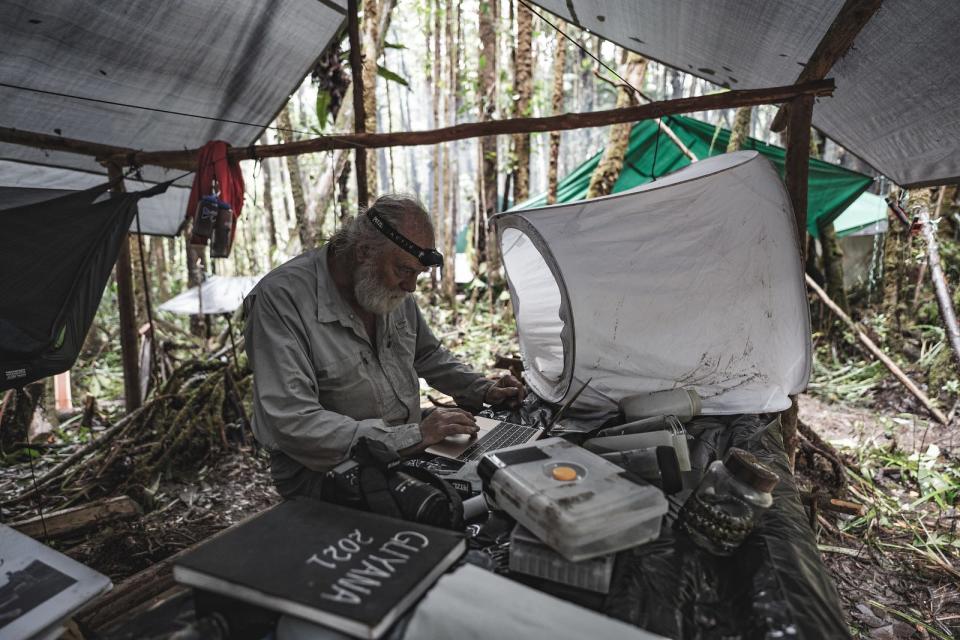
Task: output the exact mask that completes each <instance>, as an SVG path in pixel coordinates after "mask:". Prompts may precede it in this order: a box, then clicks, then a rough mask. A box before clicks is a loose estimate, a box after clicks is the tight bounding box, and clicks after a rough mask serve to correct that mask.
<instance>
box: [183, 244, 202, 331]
mask: <svg viewBox="0 0 960 640" xmlns="http://www.w3.org/2000/svg"><path fill="white" fill-rule="evenodd" d="M183 244H184V248H185V251H186V258H187V287H188V288H189V287H199V286H200V284H201V283H202V282H203V277H204V274H205V273H206V271H207V256H206V252H204V251H202V250H201V249H200V248H198V247H196V246H194V245H192V244H190V232H189V231H184V234H183ZM206 329H207V319H206V317H205V316H204V315H203V314H194V315H192V316H190V333H192V334H193V335H195V336H198V337H204V336H206V335H207V330H206Z"/></svg>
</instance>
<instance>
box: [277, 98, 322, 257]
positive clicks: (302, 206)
mask: <svg viewBox="0 0 960 640" xmlns="http://www.w3.org/2000/svg"><path fill="white" fill-rule="evenodd" d="M277 127H278V128H279V129H280V139H281V140H283V141H284V142H285V143H289V142H293V141H294V139H295V138H294V135H293V126H292V125H291V118H290V105H289V104H288V105H287V106H286V107H284V108H283V109H282V110H281V111H280V114H279V115H278V116H277ZM286 161H287V170H288V171H289V172H290V193H291V194H292V195H293V215H294V219H295V220H296V224H297V235H298V237H299V238H300V247H301V249H302V250H303V251H306V250H308V249H312V248H313V247H314V246H315V244H316V241H315V231H314V229H313V216H311V215H310V213H309V212H308V211H307V201H306V198H305V197H304V195H303V178H302V177H301V176H300V160H299V159H298V158H297V156H287V157H286Z"/></svg>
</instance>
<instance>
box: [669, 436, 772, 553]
mask: <svg viewBox="0 0 960 640" xmlns="http://www.w3.org/2000/svg"><path fill="white" fill-rule="evenodd" d="M779 481H780V478H779V476H777V474H776V473H774V472H773V471H771V470H770V469H769V468H767V467H766V466H764V465H763V464H761V463H760V461H758V460H757V458H756V457H755V456H754V455H753V454H752V453H750V452H748V451H744V450H743V449H737V448H732V449H730V451H729V452H727V455H726V456H725V457H724V459H723V461H722V462H721V461H720V460H715V461H714V462H712V463H711V464H710V466H709V467H708V468H707V472H706V473H705V474H704V476H703V480H701V481H700V484H699V485H698V486H697V489H696V491H694V492H693V493H692V494H691V495H690V497H689V498H688V499H687V502H686V503H685V504H684V505H683V508H682V509H681V510H680V517H679V519H678V527H679V528H680V529H681V530H682V531H685V532H686V533H687V534H688V535H689V536H690V538H691V539H692V540H693V541H694V542H695V543H696V544H697V545H699V546H700V547H703V548H704V549H706V550H708V551H710V552H711V553H713V554H715V555H721V556H725V555H730V554H732V553H733V552H734V551H736V549H737V548H738V547H739V546H740V545H741V544H742V543H743V541H744V540H745V539H746V538H747V536H748V535H749V534H750V531H751V530H752V529H753V527H754V525H755V524H756V523H757V521H758V520H759V519H760V516H761V515H762V513H763V512H764V511H766V510H767V509H768V508H769V507H770V505H772V504H773V495H772V493H771V491H773V488H774V487H775V486H777V483H778V482H779Z"/></svg>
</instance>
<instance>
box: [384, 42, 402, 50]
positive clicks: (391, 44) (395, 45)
mask: <svg viewBox="0 0 960 640" xmlns="http://www.w3.org/2000/svg"><path fill="white" fill-rule="evenodd" d="M383 46H384V48H386V49H406V48H407V45H405V44H400V43H396V42H384V43H383Z"/></svg>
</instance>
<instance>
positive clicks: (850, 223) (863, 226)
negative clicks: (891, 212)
mask: <svg viewBox="0 0 960 640" xmlns="http://www.w3.org/2000/svg"><path fill="white" fill-rule="evenodd" d="M886 220H887V201H886V200H884V199H883V198H881V197H880V196H878V195H874V194H872V193H862V194H860V197H859V198H857V199H856V200H854V202H853V204H851V205H850V206H849V207H847V208H846V209H844V211H843V213H841V214H840V216H839V217H838V218H837V219H836V220H834V221H833V229H834V231H836V232H837V237H838V238H845V237H847V236H852V235H859V234H860V233H862V232H863V231H865V230H867V229H868V228H870V229H875V228H878V226H879V225H880V224H882V223H885V222H886ZM873 233H876V232H875V231H874V232H873Z"/></svg>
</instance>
